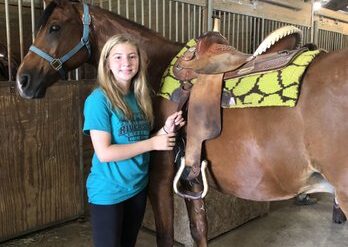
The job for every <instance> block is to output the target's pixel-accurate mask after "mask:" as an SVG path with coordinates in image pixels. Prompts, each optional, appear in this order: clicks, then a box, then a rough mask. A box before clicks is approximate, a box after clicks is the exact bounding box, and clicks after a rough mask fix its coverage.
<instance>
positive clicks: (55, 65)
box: [50, 58, 63, 71]
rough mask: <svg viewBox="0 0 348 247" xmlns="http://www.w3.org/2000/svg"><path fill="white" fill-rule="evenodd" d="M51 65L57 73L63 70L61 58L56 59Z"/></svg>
mask: <svg viewBox="0 0 348 247" xmlns="http://www.w3.org/2000/svg"><path fill="white" fill-rule="evenodd" d="M50 65H51V66H52V68H53V69H55V70H56V71H59V70H60V69H61V68H62V66H63V63H62V61H60V59H59V58H54V59H52V61H51V62H50Z"/></svg>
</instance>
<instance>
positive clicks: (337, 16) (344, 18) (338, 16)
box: [316, 8, 348, 24]
mask: <svg viewBox="0 0 348 247" xmlns="http://www.w3.org/2000/svg"><path fill="white" fill-rule="evenodd" d="M316 15H317V16H323V17H326V18H330V19H334V20H338V21H341V22H345V23H347V24H348V15H346V14H342V13H339V12H336V11H333V10H329V9H326V8H321V9H320V10H319V11H317V12H316Z"/></svg>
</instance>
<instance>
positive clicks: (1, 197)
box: [0, 82, 83, 241]
mask: <svg viewBox="0 0 348 247" xmlns="http://www.w3.org/2000/svg"><path fill="white" fill-rule="evenodd" d="M79 103H80V101H79V90H78V86H77V84H76V83H75V84H74V83H67V82H65V83H64V84H63V83H58V84H56V85H54V86H52V87H51V88H49V90H48V91H47V95H46V97H45V98H44V99H38V100H24V99H22V98H20V97H19V96H18V95H17V93H16V90H15V85H14V83H7V84H6V83H4V84H1V86H0V136H1V140H2V142H1V144H0V156H1V157H2V161H1V163H0V171H1V173H0V179H1V186H0V241H3V240H6V239H8V238H11V237H14V236H18V235H20V234H23V233H26V232H28V231H32V230H37V229H40V228H44V227H47V226H48V225H54V224H57V223H58V222H62V221H66V220H69V219H72V218H76V217H78V216H80V215H81V214H83V201H82V199H81V198H82V197H81V194H82V193H83V188H82V186H83V183H82V177H83V176H82V171H81V168H80V157H79V151H80V150H79V145H80V141H79V135H80V133H81V131H80V126H79V114H80V113H79V110H80V107H79Z"/></svg>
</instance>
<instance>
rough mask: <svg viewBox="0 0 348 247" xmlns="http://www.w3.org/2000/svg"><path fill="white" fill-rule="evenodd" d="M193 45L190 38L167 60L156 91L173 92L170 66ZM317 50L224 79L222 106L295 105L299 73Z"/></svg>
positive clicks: (174, 81) (177, 83) (165, 94)
mask: <svg viewBox="0 0 348 247" xmlns="http://www.w3.org/2000/svg"><path fill="white" fill-rule="evenodd" d="M194 45H196V42H195V40H194V39H193V40H190V41H189V42H188V43H187V44H186V46H185V47H184V48H183V49H182V50H181V51H180V52H179V53H178V55H177V56H176V57H175V58H174V59H173V60H172V61H171V63H170V65H169V66H168V68H167V70H166V71H165V72H164V74H163V77H162V81H161V88H160V91H159V93H158V95H160V96H162V97H164V98H166V99H169V100H170V99H171V95H172V94H173V92H174V91H175V90H176V89H177V88H179V87H180V81H179V80H177V79H175V77H174V74H173V66H174V64H175V62H176V60H177V59H178V58H179V57H180V56H181V55H182V54H184V53H185V51H186V50H187V49H189V48H190V47H193V46H194ZM320 52H321V51H320V50H314V51H305V52H303V53H301V54H300V55H298V56H297V57H295V59H294V60H293V61H292V62H291V63H290V64H289V65H288V66H286V67H283V68H280V69H277V70H273V71H267V72H259V73H254V74H249V75H244V76H241V77H238V78H232V79H227V80H225V81H224V84H223V85H224V86H223V87H224V88H223V93H222V98H225V99H226V97H228V100H227V103H226V100H224V101H225V103H224V102H222V107H224V108H244V107H266V106H287V107H293V106H295V105H296V102H297V99H298V97H299V92H300V85H301V79H302V76H303V74H304V72H305V70H306V68H307V67H308V65H309V64H310V63H311V62H312V61H313V59H314V58H315V57H316V56H317V55H318V54H319V53H320ZM194 82H195V80H192V81H191V83H194Z"/></svg>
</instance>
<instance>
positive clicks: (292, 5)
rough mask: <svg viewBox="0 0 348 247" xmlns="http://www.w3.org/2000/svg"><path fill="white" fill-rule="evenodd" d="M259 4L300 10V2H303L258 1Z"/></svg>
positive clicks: (282, 0)
mask: <svg viewBox="0 0 348 247" xmlns="http://www.w3.org/2000/svg"><path fill="white" fill-rule="evenodd" d="M259 1H260V2H265V3H270V4H273V5H277V6H281V7H285V8H288V9H294V10H300V9H301V8H302V4H301V2H303V1H293V0H292V1H288V0H259Z"/></svg>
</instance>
